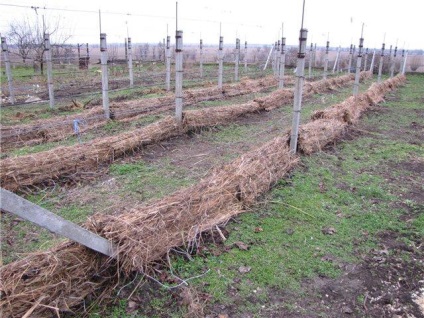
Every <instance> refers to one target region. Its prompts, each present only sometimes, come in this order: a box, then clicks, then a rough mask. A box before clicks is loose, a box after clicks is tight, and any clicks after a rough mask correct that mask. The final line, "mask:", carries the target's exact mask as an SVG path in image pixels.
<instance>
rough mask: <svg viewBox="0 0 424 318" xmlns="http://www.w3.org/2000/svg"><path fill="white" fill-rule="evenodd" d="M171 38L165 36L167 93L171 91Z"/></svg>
mask: <svg viewBox="0 0 424 318" xmlns="http://www.w3.org/2000/svg"><path fill="white" fill-rule="evenodd" d="M170 42H171V37H170V36H169V35H167V36H166V51H165V55H166V78H165V85H166V90H167V91H168V92H169V91H170V90H171V47H170Z"/></svg>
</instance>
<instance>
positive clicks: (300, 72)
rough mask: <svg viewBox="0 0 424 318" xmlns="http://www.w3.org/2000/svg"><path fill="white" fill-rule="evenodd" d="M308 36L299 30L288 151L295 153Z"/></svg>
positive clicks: (305, 31)
mask: <svg viewBox="0 0 424 318" xmlns="http://www.w3.org/2000/svg"><path fill="white" fill-rule="evenodd" d="M307 36H308V30H307V29H301V30H300V37H299V52H298V54H297V67H296V83H295V90H294V103H293V123H292V131H291V138H290V151H291V152H292V153H296V151H297V138H298V134H299V122H300V111H301V108H302V93H303V83H304V73H305V52H306V39H307Z"/></svg>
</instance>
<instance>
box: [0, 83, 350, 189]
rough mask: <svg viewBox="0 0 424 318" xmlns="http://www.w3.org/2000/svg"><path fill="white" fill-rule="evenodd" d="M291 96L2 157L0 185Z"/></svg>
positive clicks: (37, 177)
mask: <svg viewBox="0 0 424 318" xmlns="http://www.w3.org/2000/svg"><path fill="white" fill-rule="evenodd" d="M343 78H344V79H343V81H346V79H347V78H348V77H346V76H343ZM320 82H321V81H320ZM317 85H318V86H320V85H321V84H317ZM320 87H321V86H320ZM292 96H293V93H292V91H291V90H289V91H288V90H285V89H281V90H277V91H276V92H273V93H272V94H270V96H268V97H265V98H262V99H257V100H256V101H250V102H247V103H245V104H241V105H239V104H235V105H230V106H220V107H211V108H208V109H204V110H192V111H186V112H184V122H183V126H182V127H181V128H179V127H178V124H177V123H176V122H175V120H174V119H173V118H172V117H166V118H164V119H162V120H159V121H157V122H155V123H153V124H150V125H147V126H145V127H143V128H139V129H136V130H133V131H130V132H126V133H122V134H120V135H116V136H112V137H103V138H98V139H95V140H93V141H91V142H89V143H86V144H79V145H74V146H68V147H58V148H55V149H52V150H49V151H43V152H39V153H35V154H31V155H25V156H20V157H17V158H6V159H2V160H0V166H1V171H0V180H1V182H2V187H4V188H6V189H8V190H11V191H16V190H18V189H19V188H21V187H25V186H30V185H33V184H38V183H41V182H44V181H48V180H52V179H57V178H60V177H64V176H72V175H74V174H76V173H78V172H81V171H93V170H97V169H98V167H99V166H100V165H103V164H107V163H110V162H112V161H113V160H115V158H117V157H120V156H122V155H124V154H125V153H127V152H131V151H133V150H134V149H137V148H139V147H143V146H145V145H148V144H152V143H155V142H158V141H161V140H165V139H167V138H170V137H173V136H177V135H180V134H183V133H185V132H187V131H189V130H195V129H198V128H200V127H211V126H215V125H219V124H223V123H227V122H229V121H232V120H235V119H236V118H238V117H240V116H241V115H243V114H247V113H252V112H257V111H261V110H264V109H270V108H274V107H277V106H282V105H283V104H288V103H289V102H290V101H291V100H292Z"/></svg>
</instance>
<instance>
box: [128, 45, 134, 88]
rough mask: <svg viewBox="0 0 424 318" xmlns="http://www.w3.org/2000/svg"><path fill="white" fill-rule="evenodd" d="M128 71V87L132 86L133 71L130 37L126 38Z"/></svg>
mask: <svg viewBox="0 0 424 318" xmlns="http://www.w3.org/2000/svg"><path fill="white" fill-rule="evenodd" d="M127 46H128V71H129V75H130V88H133V87H134V73H133V58H132V43H131V38H128V42H127Z"/></svg>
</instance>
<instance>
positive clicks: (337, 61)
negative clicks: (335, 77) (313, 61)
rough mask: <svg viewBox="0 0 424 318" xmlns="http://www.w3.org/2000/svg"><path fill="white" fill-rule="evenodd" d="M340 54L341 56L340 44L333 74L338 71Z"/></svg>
mask: <svg viewBox="0 0 424 318" xmlns="http://www.w3.org/2000/svg"><path fill="white" fill-rule="evenodd" d="M339 56H340V46H339V48H338V49H337V54H336V60H335V61H334V65H333V74H334V73H335V72H336V69H337V65H338V63H339Z"/></svg>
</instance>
